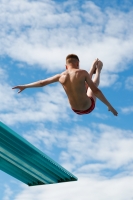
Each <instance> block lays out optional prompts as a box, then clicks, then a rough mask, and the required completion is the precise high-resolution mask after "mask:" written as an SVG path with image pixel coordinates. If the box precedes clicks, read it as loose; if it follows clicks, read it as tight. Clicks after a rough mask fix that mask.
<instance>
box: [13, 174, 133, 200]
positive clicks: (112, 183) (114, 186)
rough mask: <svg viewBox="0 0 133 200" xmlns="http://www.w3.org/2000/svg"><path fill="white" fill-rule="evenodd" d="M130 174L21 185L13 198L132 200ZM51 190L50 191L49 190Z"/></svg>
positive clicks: (132, 179)
mask: <svg viewBox="0 0 133 200" xmlns="http://www.w3.org/2000/svg"><path fill="white" fill-rule="evenodd" d="M132 182H133V177H132V176H125V177H119V178H113V179H109V180H108V179H104V178H102V177H95V178H92V177H89V176H79V181H78V182H73V183H63V184H55V185H49V186H39V187H34V188H33V187H30V188H29V187H23V189H22V192H20V193H19V194H18V195H16V196H15V198H14V200H20V199H28V200H40V199H47V200H59V199H60V200H68V199H73V200H81V199H82V200H88V199H89V200H107V199H108V200H112V199H114V200H125V199H128V200H132V198H133V192H132ZM51 191H52V192H51Z"/></svg>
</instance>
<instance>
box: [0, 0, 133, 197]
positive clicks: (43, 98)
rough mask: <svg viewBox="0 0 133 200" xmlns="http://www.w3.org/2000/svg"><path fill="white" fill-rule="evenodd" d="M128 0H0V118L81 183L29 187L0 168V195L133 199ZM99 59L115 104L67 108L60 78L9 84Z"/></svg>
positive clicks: (132, 49)
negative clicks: (74, 61)
mask: <svg viewBox="0 0 133 200" xmlns="http://www.w3.org/2000/svg"><path fill="white" fill-rule="evenodd" d="M132 19H133V1H132V0H112V1H108V0H92V1H88V0H82V1H80V0H79V1H78V0H73V1H71V0H55V1H54V0H53V1H52V0H38V1H36V0H0V30H1V31H0V120H1V121H2V122H3V123H5V124H6V125H8V126H9V127H10V128H12V129H13V130H14V131H16V132H17V133H19V134H20V135H21V136H23V137H24V138H26V139H27V140H28V141H30V142H31V143H32V144H33V145H35V146H36V147H37V148H39V149H40V150H41V151H43V152H44V153H46V154H47V155H48V156H50V157H51V158H53V159H54V160H55V161H57V162H58V163H59V164H61V165H62V166H63V167H65V168H66V169H67V170H69V171H70V172H72V173H73V174H74V175H75V176H77V177H78V182H73V183H63V184H54V185H47V186H37V187H28V186H27V185H25V184H23V183H21V182H20V181H18V180H16V179H14V178H13V177H11V176H9V175H7V174H5V173H4V172H0V177H1V181H0V199H2V200H24V199H26V200H40V199H46V200H68V199H73V200H112V199H113V200H127V199H128V200H132V199H133V186H132V185H133V153H132V152H133V64H132V62H133V20H132ZM70 53H75V54H77V55H78V56H79V58H80V68H83V69H85V70H89V68H90V66H91V63H92V62H93V60H94V59H95V58H99V59H101V60H102V61H103V64H104V66H103V70H102V75H101V84H100V89H101V90H102V92H103V93H104V95H105V96H106V97H107V99H108V100H109V101H110V102H111V104H112V105H113V106H114V108H115V109H116V110H117V111H118V113H119V115H118V117H115V116H113V114H112V113H110V112H108V110H107V107H106V106H105V105H104V104H103V103H102V102H100V101H99V100H97V105H96V108H95V110H94V111H93V112H92V113H91V114H89V115H83V116H78V115H76V114H75V113H73V112H72V110H71V109H70V106H69V104H68V100H67V97H66V95H65V93H64V91H63V89H62V87H61V85H60V84H59V83H56V84H51V85H49V86H46V87H44V88H37V89H27V90H25V91H23V92H22V93H21V94H17V91H14V90H12V89H11V88H12V87H13V86H15V85H18V84H25V83H30V82H34V81H37V80H41V79H45V78H47V77H49V76H53V75H54V74H56V73H60V72H62V71H64V69H65V57H66V56H67V54H70Z"/></svg>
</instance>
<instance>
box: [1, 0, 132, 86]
mask: <svg viewBox="0 0 133 200" xmlns="http://www.w3.org/2000/svg"><path fill="white" fill-rule="evenodd" d="M75 4H76V5H77V6H75ZM0 6H1V7H3V8H4V9H2V12H1V13H0V17H1V23H0V26H1V33H0V38H1V50H0V52H1V55H3V54H5V55H8V56H10V57H11V58H13V59H16V60H19V61H24V62H27V63H28V64H31V65H32V64H39V65H40V67H42V68H45V69H47V70H49V71H57V70H64V64H65V57H66V55H67V54H69V53H76V54H78V55H79V57H80V60H81V67H82V68H85V69H86V70H88V69H89V67H90V64H91V62H92V60H93V59H94V58H96V57H99V58H100V59H102V60H103V63H104V70H105V71H106V72H112V73H114V72H115V73H116V72H119V71H122V70H124V69H125V68H127V66H126V65H125V63H126V62H127V61H129V60H132V53H133V47H132V45H131V44H132V43H133V39H132V30H133V26H132V24H133V22H132V20H131V19H132V17H133V13H132V10H131V11H129V12H127V13H124V12H122V11H118V10H117V12H116V11H115V10H113V8H112V9H111V8H110V9H109V8H106V9H105V12H104V13H103V12H102V10H101V9H100V7H98V6H96V5H95V4H94V3H93V2H91V1H85V2H82V5H78V3H77V2H76V1H74V2H73V3H72V2H70V1H68V2H65V3H55V2H53V1H38V2H36V1H32V2H30V1H28V0H23V1H17V0H12V1H11V0H7V1H2V2H1V5H0ZM73 8H74V9H73ZM76 8H77V9H76ZM66 9H67V10H69V12H66ZM131 9H132V8H131ZM96 19H97V20H96ZM123 27H124V28H123ZM112 73H111V74H110V75H109V76H110V77H111V80H112V81H111V82H110V83H109V84H112V83H114V81H115V80H116V75H114V74H112ZM104 83H105V82H104Z"/></svg>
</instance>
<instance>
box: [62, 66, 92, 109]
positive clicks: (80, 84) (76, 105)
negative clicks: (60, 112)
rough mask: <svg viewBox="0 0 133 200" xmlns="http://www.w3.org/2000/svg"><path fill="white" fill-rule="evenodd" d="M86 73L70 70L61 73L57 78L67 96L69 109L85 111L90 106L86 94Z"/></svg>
mask: <svg viewBox="0 0 133 200" xmlns="http://www.w3.org/2000/svg"><path fill="white" fill-rule="evenodd" d="M86 73H87V72H86V71H85V70H82V69H71V70H66V71H65V72H63V73H62V74H61V76H60V78H59V82H60V83H61V84H62V86H63V88H64V90H65V92H66V94H67V96H68V99H69V102H70V105H71V107H72V108H73V109H76V110H85V109H88V108H89V107H90V105H91V101H90V99H89V98H88V97H87V94H86V87H85V75H86Z"/></svg>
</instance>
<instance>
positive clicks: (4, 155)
mask: <svg viewBox="0 0 133 200" xmlns="http://www.w3.org/2000/svg"><path fill="white" fill-rule="evenodd" d="M0 169H1V170H2V171H4V172H6V173H7V174H9V175H11V176H13V177H15V178H17V179H18V180H20V181H22V182H23V183H25V184H27V185H29V186H34V185H43V184H53V183H60V182H68V181H77V177H75V176H74V175H73V174H71V173H70V172H69V171H67V170H66V169H64V168H63V167H62V166H60V165H59V164H58V163H56V162H55V161H54V160H52V159H51V158H50V157H48V156H47V155H46V154H44V153H43V152H41V151H40V150H39V149H37V148H36V147H34V146H33V145H32V144H30V143H29V142H28V141H27V140H25V139H24V138H23V137H21V136H20V135H18V134H17V133H15V132H14V131H13V130H11V129H10V128H9V127H7V126H6V125H5V124H3V123H2V122H0Z"/></svg>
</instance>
